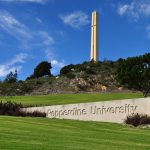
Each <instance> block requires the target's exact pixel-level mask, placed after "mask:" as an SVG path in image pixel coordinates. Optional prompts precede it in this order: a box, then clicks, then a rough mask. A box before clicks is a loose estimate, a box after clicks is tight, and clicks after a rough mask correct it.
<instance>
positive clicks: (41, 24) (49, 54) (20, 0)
mask: <svg viewBox="0 0 150 150" xmlns="http://www.w3.org/2000/svg"><path fill="white" fill-rule="evenodd" d="M94 10H96V11H98V12H99V13H100V40H99V43H100V60H104V59H109V60H117V59H118V58H120V57H122V58H126V57H129V56H136V55H140V54H144V53H147V52H149V50H150V0H119V1H118V0H100V1H99V0H82V1H81V0H0V51H1V55H0V78H1V79H3V78H4V77H5V76H6V74H8V73H9V72H10V71H14V70H15V69H17V70H18V72H19V79H25V78H26V77H27V76H29V75H31V74H32V73H33V69H34V68H35V66H36V65H37V64H38V63H39V62H40V61H43V60H47V61H49V62H51V63H52V65H53V70H52V73H53V74H57V73H59V70H60V68H61V67H63V66H64V65H67V64H77V63H82V62H83V61H89V59H90V40H91V38H90V34H91V13H92V11H94Z"/></svg>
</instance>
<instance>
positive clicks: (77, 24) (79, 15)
mask: <svg viewBox="0 0 150 150" xmlns="http://www.w3.org/2000/svg"><path fill="white" fill-rule="evenodd" d="M60 18H61V20H62V21H63V22H64V24H66V25H69V26H71V27H73V28H76V29H80V28H81V27H83V26H85V25H87V24H89V22H90V21H89V18H88V15H87V14H86V13H84V12H82V11H77V12H73V13H71V14H67V15H60Z"/></svg>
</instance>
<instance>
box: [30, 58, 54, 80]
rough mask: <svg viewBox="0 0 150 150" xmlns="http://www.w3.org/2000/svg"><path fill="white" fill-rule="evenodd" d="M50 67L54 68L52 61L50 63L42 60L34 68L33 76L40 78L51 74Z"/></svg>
mask: <svg viewBox="0 0 150 150" xmlns="http://www.w3.org/2000/svg"><path fill="white" fill-rule="evenodd" d="M50 69H52V66H51V63H49V62H47V61H42V62H41V63H40V64H38V65H37V66H36V68H35V69H34V73H33V76H34V77H35V78H39V77H43V76H51V71H50Z"/></svg>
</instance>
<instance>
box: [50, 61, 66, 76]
mask: <svg viewBox="0 0 150 150" xmlns="http://www.w3.org/2000/svg"><path fill="white" fill-rule="evenodd" d="M51 64H52V74H54V75H57V74H58V73H59V71H60V69H61V68H62V67H64V66H66V64H65V62H64V61H58V60H51Z"/></svg>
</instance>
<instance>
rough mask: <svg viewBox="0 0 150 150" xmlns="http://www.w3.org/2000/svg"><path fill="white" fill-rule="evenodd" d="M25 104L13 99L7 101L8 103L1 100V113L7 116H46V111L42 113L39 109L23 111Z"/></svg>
mask: <svg viewBox="0 0 150 150" xmlns="http://www.w3.org/2000/svg"><path fill="white" fill-rule="evenodd" d="M21 108H23V105H22V104H17V103H14V102H11V101H7V102H6V103H3V102H2V101H1V102H0V115H7V116H22V117H27V116H29V117H46V113H42V112H39V111H34V112H25V111H22V109H21Z"/></svg>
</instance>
